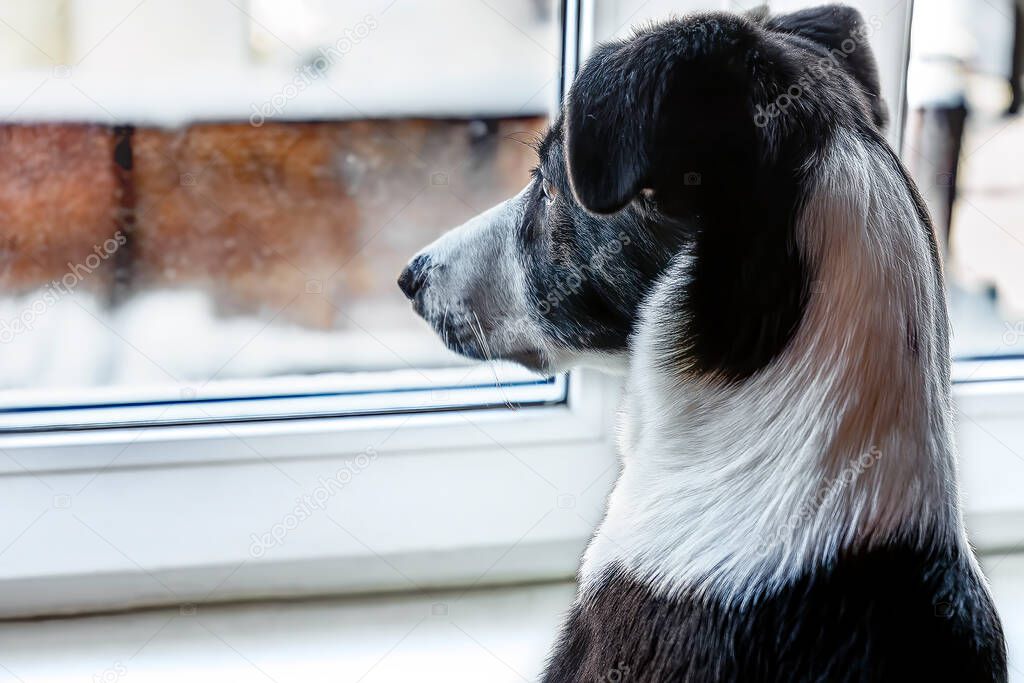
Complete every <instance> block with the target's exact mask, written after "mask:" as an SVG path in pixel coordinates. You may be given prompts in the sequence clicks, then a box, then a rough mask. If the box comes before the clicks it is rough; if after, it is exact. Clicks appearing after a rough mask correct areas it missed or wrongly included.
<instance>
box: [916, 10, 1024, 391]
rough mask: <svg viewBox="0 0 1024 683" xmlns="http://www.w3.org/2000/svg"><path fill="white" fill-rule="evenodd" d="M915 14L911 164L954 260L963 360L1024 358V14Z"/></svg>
mask: <svg viewBox="0 0 1024 683" xmlns="http://www.w3.org/2000/svg"><path fill="white" fill-rule="evenodd" d="M914 7H915V10H914V34H913V40H912V41H911V45H912V47H913V51H912V54H911V62H910V74H909V78H908V83H907V94H908V104H909V107H908V112H909V113H908V120H907V133H906V137H905V145H904V157H905V158H906V159H907V161H908V163H909V165H910V167H911V169H912V172H913V174H914V176H915V178H916V179H917V182H918V185H919V186H920V188H921V191H922V193H923V194H924V196H925V198H926V200H927V202H928V205H929V208H930V209H931V212H932V216H933V217H934V219H935V223H936V229H937V232H938V233H939V236H940V241H941V243H942V245H943V247H944V249H945V251H946V280H947V283H948V285H949V297H950V306H951V309H952V314H953V323H954V336H953V341H954V344H953V349H954V353H955V354H956V355H958V356H961V357H975V358H977V357H1007V356H1020V355H1021V354H1024V268H1022V267H1021V264H1022V263H1024V228H1022V226H1024V174H1022V172H1021V170H1020V168H1021V167H1020V158H1021V156H1022V154H1024V124H1022V123H1021V119H1020V115H1019V113H1018V109H1019V106H1020V97H1021V95H1020V92H1021V90H1020V88H1021V83H1020V69H1021V60H1022V59H1024V57H1022V55H1024V52H1022V50H1021V47H1020V41H1021V39H1022V36H1021V34H1020V32H1021V28H1022V26H1021V15H1020V9H1019V6H1018V5H1017V4H1015V3H1014V2H1013V0H991V1H990V2H984V3H975V2H967V1H966V0H943V1H942V2H919V3H915V5H914ZM973 372H974V371H972V373H973Z"/></svg>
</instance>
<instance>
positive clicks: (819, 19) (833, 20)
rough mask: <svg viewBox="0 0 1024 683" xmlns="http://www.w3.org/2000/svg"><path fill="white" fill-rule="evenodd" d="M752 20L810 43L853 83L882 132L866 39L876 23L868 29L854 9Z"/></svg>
mask: <svg viewBox="0 0 1024 683" xmlns="http://www.w3.org/2000/svg"><path fill="white" fill-rule="evenodd" d="M751 19H753V20H755V21H759V22H760V23H761V24H763V25H764V27H765V28H767V29H769V30H771V31H776V32H779V33H784V34H787V35H792V36H798V37H799V38H802V39H805V40H808V41H811V42H812V43H814V44H815V45H818V46H819V47H820V48H823V50H824V53H827V55H828V57H829V58H831V59H834V60H835V61H836V62H837V63H838V64H839V65H840V66H841V67H842V68H843V69H845V70H846V71H847V73H849V74H850V75H852V76H853V77H854V79H856V81H857V82H858V83H859V84H860V87H861V89H862V90H863V91H864V97H865V98H866V99H867V102H868V106H869V107H870V108H871V115H872V118H873V119H874V121H875V125H876V126H878V128H879V129H880V130H881V129H883V128H884V127H885V125H886V124H887V123H888V121H889V113H888V109H887V107H886V106H885V101H884V100H883V99H882V89H881V85H880V84H879V81H878V65H877V64H876V63H875V56H874V54H873V53H872V52H871V48H870V46H869V45H868V35H869V34H870V32H871V30H872V29H875V28H878V27H877V26H876V25H875V24H876V22H877V19H872V24H871V25H870V26H869V25H868V24H865V23H864V18H863V17H862V16H861V14H860V12H858V11H857V10H856V9H854V8H853V7H847V6H845V5H824V6H822V7H812V8H810V9H805V10H800V11H798V12H793V13H791V14H780V15H778V16H775V17H772V16H768V14H767V13H765V12H763V11H762V12H761V13H759V15H758V16H751Z"/></svg>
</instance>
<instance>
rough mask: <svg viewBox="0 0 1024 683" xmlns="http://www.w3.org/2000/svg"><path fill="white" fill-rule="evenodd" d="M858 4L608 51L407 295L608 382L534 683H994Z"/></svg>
mask: <svg viewBox="0 0 1024 683" xmlns="http://www.w3.org/2000/svg"><path fill="white" fill-rule="evenodd" d="M871 29H872V24H870V23H866V22H865V21H864V19H863V18H862V17H861V15H860V14H859V13H858V12H857V11H855V10H853V9H851V8H847V7H843V6H837V5H832V6H826V7H820V8H816V9H810V10H804V11H800V12H796V13H792V14H785V15H779V16H772V15H770V14H769V13H768V12H767V11H765V10H758V11H756V12H752V13H748V14H743V15H739V14H730V13H704V14H696V15H690V16H687V17H685V18H680V19H676V20H672V21H669V22H667V23H662V24H659V25H654V26H651V27H648V28H644V29H641V30H639V31H638V32H636V33H635V35H633V36H632V37H631V38H629V39H627V40H623V41H619V42H611V43H607V44H604V45H601V46H599V47H598V48H597V49H596V50H595V51H594V53H593V54H592V56H590V58H589V59H588V60H587V61H586V62H585V64H584V65H583V67H582V68H581V70H580V72H579V74H578V75H577V77H576V79H575V81H574V83H573V84H572V86H571V88H570V89H569V92H568V94H567V96H566V98H565V102H564V104H563V108H562V111H561V113H560V115H559V116H558V117H557V119H556V120H555V121H554V123H553V124H552V126H551V128H550V130H549V131H548V132H547V133H546V135H545V136H544V138H543V140H542V142H541V143H540V144H539V146H538V150H537V152H538V157H539V162H538V165H537V168H536V170H535V171H534V174H533V178H532V181H531V182H530V183H529V184H528V185H527V186H526V188H525V189H524V190H522V192H520V193H519V194H518V195H516V196H515V197H513V198H511V199H509V200H508V201H506V202H504V203H503V204H500V205H499V206H497V207H495V208H493V209H491V210H489V211H487V212H485V213H483V214H481V215H480V216H478V217H476V218H474V219H472V220H470V221H469V222H468V223H466V224H465V225H463V226H461V227H459V228H457V229H455V230H452V231H451V232H449V233H447V234H445V235H444V236H442V237H441V238H440V239H439V240H438V241H436V242H435V243H433V244H431V245H430V246H428V247H427V248H425V249H424V250H423V251H421V252H420V253H419V254H418V255H416V256H415V257H414V258H413V259H412V261H411V262H410V263H409V265H408V266H407V267H406V269H405V270H404V271H403V273H402V275H401V276H400V278H399V286H400V287H401V289H402V290H403V291H404V292H405V294H406V295H407V296H408V298H409V299H411V300H412V303H413V308H414V309H415V311H416V312H417V313H418V314H419V315H421V316H422V317H423V318H424V319H426V320H427V321H428V322H429V323H430V324H431V325H432V326H433V328H434V329H435V330H436V331H437V333H438V334H439V335H440V336H441V337H442V338H443V339H444V340H445V342H446V343H447V345H448V346H449V347H450V348H451V349H453V350H454V351H456V352H459V353H461V354H464V355H465V356H468V357H471V358H477V359H481V358H502V359H507V360H511V361H514V362H517V363H520V364H522V365H524V366H526V367H528V368H532V369H534V370H537V371H539V372H544V373H553V372H559V371H563V370H565V369H567V368H570V367H573V366H576V365H580V364H589V365H598V366H601V367H604V368H606V369H611V370H614V369H616V368H619V369H621V370H622V371H623V372H624V373H625V374H626V377H627V379H626V390H625V397H624V402H623V407H622V411H621V416H620V422H621V424H620V425H619V445H620V451H621V461H622V462H621V472H620V474H619V477H618V480H617V482H616V484H615V487H614V490H613V492H612V493H611V495H610V497H609V499H608V503H607V511H606V514H605V517H604V519H603V521H602V522H601V525H600V528H599V529H598V530H597V533H596V534H595V535H594V537H593V539H592V541H591V543H590V545H589V546H588V548H587V551H586V553H585V555H584V557H583V561H582V565H581V568H580V571H579V588H578V595H577V599H576V601H575V603H574V604H573V606H572V608H571V610H570V613H569V614H568V616H567V618H566V621H565V624H564V627H563V630H562V632H561V634H560V636H559V637H558V639H557V641H556V644H555V646H554V647H553V651H552V653H551V656H550V659H549V662H548V664H547V670H546V673H545V680H547V681H557V682H562V681H610V680H630V681H694V682H702V683H703V682H707V681H786V682H793V681H807V682H810V681H816V682H817V681H829V682H832V681H901V682H905V681H958V682H964V681H1005V680H1006V676H1007V672H1006V653H1005V643H1004V638H1003V633H1002V628H1001V625H1000V622H999V618H998V615H997V613H996V610H995V608H994V605H993V602H992V599H991V597H990V594H989V590H988V587H987V584H986V581H985V579H984V577H983V576H982V573H981V571H980V569H979V566H978V563H977V561H976V559H975V557H974V555H973V553H972V550H971V548H970V546H969V545H968V542H967V539H966V534H965V531H964V526H963V522H962V519H961V513H960V510H959V504H958V500H957V496H958V493H957V484H956V472H955V452H954V445H953V435H952V425H951V398H950V356H949V322H948V319H947V310H946V304H945V297H944V288H943V276H942V268H941V264H940V256H939V252H938V248H937V246H936V240H935V238H934V235H933V229H932V225H931V221H930V218H929V216H928V214H927V210H926V209H925V207H924V204H923V202H922V200H921V197H920V195H919V193H918V191H917V189H916V187H915V185H914V183H913V182H912V181H911V179H910V178H909V177H908V175H907V172H906V171H905V169H904V168H903V166H902V164H901V163H900V161H899V159H898V157H897V156H896V154H895V153H894V152H893V150H892V149H891V148H890V147H889V145H888V144H887V143H886V141H885V138H884V137H883V134H882V130H883V127H884V126H885V124H886V108H885V105H884V103H883V102H882V99H881V96H880V88H879V79H878V73H877V68H876V65H875V61H874V57H873V55H872V53H871V52H870V50H869V48H868V45H867V38H868V37H869V35H870V32H871Z"/></svg>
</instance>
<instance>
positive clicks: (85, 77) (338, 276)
mask: <svg viewBox="0 0 1024 683" xmlns="http://www.w3.org/2000/svg"><path fill="white" fill-rule="evenodd" d="M556 5H557V3H554V2H550V1H546V0H489V2H487V3H462V2H456V1H455V0H443V1H439V2H431V3H416V2H406V1H404V0H400V1H397V2H396V1H394V0H383V1H381V2H373V1H363V2H346V3H333V2H327V1H326V0H290V1H289V0H251V1H250V2H247V3H241V2H238V3H236V2H215V3H211V2H206V1H205V0H187V1H184V2H182V1H181V0H178V1H171V0H148V1H147V2H145V3H141V4H140V3H137V2H135V1H129V0H126V1H122V0H103V1H102V2H100V1H99V0H40V1H38V2H34V3H3V5H2V6H0V20H2V21H0V35H2V38H3V40H0V45H2V46H3V47H2V48H0V73H2V75H3V78H4V81H5V88H4V89H3V91H2V92H0V111H3V112H7V114H6V116H5V117H4V118H3V119H0V151H2V155H3V156H2V158H3V164H2V165H0V175H2V178H0V215H2V221H0V236H2V242H0V286H2V287H3V291H4V296H3V297H2V298H0V406H2V407H4V408H7V409H11V408H18V409H23V408H28V407H33V406H40V405H43V406H58V405H60V406H63V405H91V404H97V403H99V404H108V403H114V404H117V403H140V402H142V403H145V402H150V401H155V402H161V403H162V402H167V401H170V400H172V399H173V400H191V401H196V400H204V399H207V398H211V397H218V399H219V397H223V396H224V395H225V391H226V389H225V387H226V386H233V387H235V390H238V391H242V387H243V384H239V382H245V381H248V380H252V379H258V378H270V377H292V378H295V382H291V383H287V382H286V383H285V384H283V385H282V384H281V383H280V382H279V383H277V384H267V385H265V387H266V388H267V389H266V390H267V391H269V392H271V393H274V394H275V395H277V392H281V391H285V393H288V394H304V393H308V392H314V393H331V392H334V391H338V392H341V391H344V392H351V391H369V390H374V391H381V390H385V389H399V388H403V387H408V386H410V384H412V385H419V384H422V383H424V382H426V383H428V384H429V385H430V386H441V385H443V386H455V385H460V384H466V383H468V384H471V385H473V384H474V383H479V382H480V381H481V380H480V377H479V376H477V375H474V374H473V373H474V372H478V371H474V370H472V369H471V368H470V367H469V364H468V363H467V362H466V361H464V360H462V359H460V358H458V357H456V356H455V355H453V354H451V353H449V352H448V351H446V350H445V349H444V347H443V345H442V344H441V342H440V341H439V340H438V339H437V338H436V335H434V334H433V333H432V332H431V331H430V330H429V329H428V328H427V326H426V324H425V323H423V322H422V321H420V320H419V319H418V318H417V317H416V316H415V315H414V314H413V313H412V311H411V310H410V307H409V305H408V303H407V302H406V301H405V299H404V297H403V296H402V294H401V292H400V291H399V290H398V288H397V287H396V285H395V279H396V277H397V275H398V273H399V271H400V270H401V268H402V267H403V266H404V264H405V262H406V261H407V260H408V259H409V257H410V256H411V255H412V254H413V253H415V252H416V251H417V250H418V249H420V248H421V247H423V246H425V245H426V244H427V243H429V242H430V241H431V240H433V239H434V238H436V237H437V236H439V235H440V234H442V233H443V232H444V231H446V230H447V229H449V228H451V227H453V226H455V225H458V224H459V223H461V222H463V221H465V220H466V219H468V218H470V217H471V216H473V215H475V214H476V213H478V212H480V211H482V210H484V209H486V208H488V207H489V206H491V205H493V204H494V203H496V202H498V201H500V200H502V199H504V198H506V197H508V196H510V195H512V194H514V193H515V192H517V191H518V190H519V189H521V187H522V186H523V185H524V184H525V183H526V182H527V180H528V171H529V168H530V167H531V165H532V164H533V163H534V155H533V151H532V149H530V147H529V145H528V144H527V143H529V142H530V141H531V140H532V139H533V137H534V136H535V135H536V134H537V133H538V131H540V130H542V129H543V127H544V126H545V125H546V118H547V116H548V113H549V110H550V109H551V107H552V104H553V103H554V102H555V99H556V90H557V86H558V78H557V76H558V73H559V68H560V63H559V54H560V39H561V38H560V36H561V28H560V22H559V21H558V19H557V17H556V14H555V12H556V9H557V7H556ZM463 366H465V369H464V371H463V372H455V373H453V372H451V371H450V370H445V368H452V367H463ZM399 371H400V372H399ZM380 373H393V375H392V377H391V379H390V380H388V379H387V378H386V377H385V376H384V375H381V374H380ZM410 373H412V376H414V377H415V378H416V379H415V381H414V380H412V379H410V377H411V376H410ZM487 373H488V375H489V376H490V377H491V383H492V384H493V383H494V378H495V377H500V378H501V379H503V380H508V381H511V382H527V383H533V382H537V381H538V380H539V378H536V377H533V376H529V375H526V373H523V372H521V371H518V370H515V369H508V368H498V369H497V370H493V371H492V370H487ZM495 373H497V374H495ZM225 381H228V382H234V383H235V384H232V385H224V384H221V383H222V382H225ZM543 386H545V387H551V386H553V385H552V384H551V383H550V382H548V383H546V384H544V385H543ZM244 391H245V392H246V394H245V395H256V394H260V393H264V392H263V391H262V390H261V389H260V387H259V386H258V385H256V384H252V383H248V384H244ZM229 393H230V392H229Z"/></svg>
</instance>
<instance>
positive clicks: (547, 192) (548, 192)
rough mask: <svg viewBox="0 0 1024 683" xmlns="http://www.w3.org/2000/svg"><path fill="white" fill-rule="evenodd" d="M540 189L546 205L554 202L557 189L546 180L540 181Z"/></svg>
mask: <svg viewBox="0 0 1024 683" xmlns="http://www.w3.org/2000/svg"><path fill="white" fill-rule="evenodd" d="M540 189H541V191H542V192H543V193H544V201H546V202H547V203H548V204H550V203H551V202H553V201H555V197H557V196H558V188H557V187H555V186H554V185H552V184H551V182H550V181H549V180H548V179H547V178H544V180H542V181H541V183H540Z"/></svg>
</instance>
